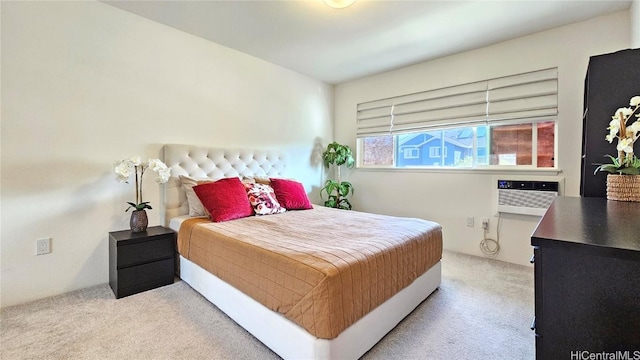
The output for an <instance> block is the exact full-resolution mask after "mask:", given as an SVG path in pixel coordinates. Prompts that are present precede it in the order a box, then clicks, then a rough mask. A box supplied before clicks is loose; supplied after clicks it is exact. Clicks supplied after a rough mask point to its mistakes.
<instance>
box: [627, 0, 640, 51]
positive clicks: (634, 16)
mask: <svg viewBox="0 0 640 360" xmlns="http://www.w3.org/2000/svg"><path fill="white" fill-rule="evenodd" d="M629 16H630V17H631V47H632V48H634V49H635V48H640V0H633V3H632V4H631V9H630V10H629Z"/></svg>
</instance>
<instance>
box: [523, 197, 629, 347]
mask: <svg viewBox="0 0 640 360" xmlns="http://www.w3.org/2000/svg"><path fill="white" fill-rule="evenodd" d="M531 245H533V247H534V267H535V320H534V330H535V337H536V359H551V360H555V359H578V358H582V357H579V356H584V355H585V354H587V355H589V354H594V353H603V352H605V353H616V352H618V351H621V352H626V351H628V353H627V354H628V356H629V357H628V358H630V359H633V358H634V356H638V357H639V358H640V203H633V202H618V201H608V200H606V199H604V198H580V197H557V198H556V199H555V200H554V202H553V203H552V204H551V206H550V207H549V209H548V210H547V212H546V213H545V215H544V216H543V217H542V219H541V220H540V222H539V223H538V226H537V227H536V229H535V231H534V232H533V235H532V236H531ZM586 358H588V357H586ZM606 358H609V357H606Z"/></svg>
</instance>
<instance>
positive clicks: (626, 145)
mask: <svg viewBox="0 0 640 360" xmlns="http://www.w3.org/2000/svg"><path fill="white" fill-rule="evenodd" d="M616 149H618V151H624V152H626V153H627V154H629V153H633V139H631V138H626V139H622V140H620V141H619V142H618V146H617V147H616Z"/></svg>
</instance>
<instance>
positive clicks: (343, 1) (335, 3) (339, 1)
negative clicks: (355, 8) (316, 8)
mask: <svg viewBox="0 0 640 360" xmlns="http://www.w3.org/2000/svg"><path fill="white" fill-rule="evenodd" d="M323 1H324V3H325V4H327V5H329V6H331V7H332V8H334V9H344V8H346V7H349V6H351V5H353V3H354V2H356V0H323Z"/></svg>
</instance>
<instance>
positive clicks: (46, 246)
mask: <svg viewBox="0 0 640 360" xmlns="http://www.w3.org/2000/svg"><path fill="white" fill-rule="evenodd" d="M50 252H51V238H44V239H38V240H36V255H44V254H48V253H50Z"/></svg>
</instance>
